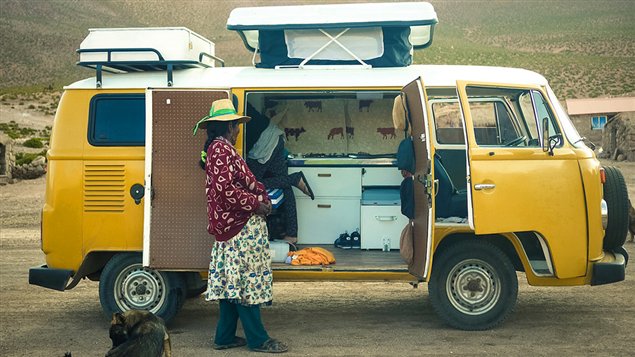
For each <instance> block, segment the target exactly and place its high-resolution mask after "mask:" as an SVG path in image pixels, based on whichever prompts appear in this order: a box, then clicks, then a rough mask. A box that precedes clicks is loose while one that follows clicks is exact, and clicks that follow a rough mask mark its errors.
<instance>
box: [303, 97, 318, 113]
mask: <svg viewBox="0 0 635 357" xmlns="http://www.w3.org/2000/svg"><path fill="white" fill-rule="evenodd" d="M304 106H305V107H306V108H307V109H309V111H310V112H313V111H315V112H321V111H322V101H321V100H309V101H306V102H304Z"/></svg>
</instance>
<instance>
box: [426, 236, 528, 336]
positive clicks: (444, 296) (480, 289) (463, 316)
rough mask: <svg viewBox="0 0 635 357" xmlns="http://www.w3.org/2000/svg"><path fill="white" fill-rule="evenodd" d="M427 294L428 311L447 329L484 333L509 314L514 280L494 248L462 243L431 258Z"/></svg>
mask: <svg viewBox="0 0 635 357" xmlns="http://www.w3.org/2000/svg"><path fill="white" fill-rule="evenodd" d="M428 291H429V294H430V301H431V303H432V307H433V308H434V310H435V311H436V313H437V315H438V316H439V317H440V318H441V319H442V320H443V321H445V322H446V323H447V324H448V325H450V326H452V327H454V328H457V329H460V330H467V331H474V330H487V329H490V328H493V327H495V326H497V325H499V324H500V323H502V322H503V321H505V319H506V318H507V317H508V316H509V314H510V313H511V312H512V311H513V309H514V306H515V305H516V299H517V297H518V280H517V278H516V270H515V269H514V266H513V264H512V262H511V261H510V260H509V258H508V257H507V256H506V255H505V254H504V253H503V252H502V251H501V250H500V249H499V248H498V247H496V246H494V245H492V244H490V243H487V242H485V241H480V240H471V241H462V242H457V243H456V244H453V245H451V246H448V247H447V248H445V249H444V250H443V251H441V252H439V254H438V256H435V260H434V263H433V265H432V275H431V277H430V282H429V283H428ZM468 295H469V296H468Z"/></svg>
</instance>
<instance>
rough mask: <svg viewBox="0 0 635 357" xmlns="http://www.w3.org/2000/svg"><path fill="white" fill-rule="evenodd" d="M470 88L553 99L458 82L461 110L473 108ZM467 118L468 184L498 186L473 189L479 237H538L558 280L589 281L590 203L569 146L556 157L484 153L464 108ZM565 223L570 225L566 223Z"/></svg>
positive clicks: (499, 150)
mask: <svg viewBox="0 0 635 357" xmlns="http://www.w3.org/2000/svg"><path fill="white" fill-rule="evenodd" d="M468 86H479V87H496V88H516V89H527V90H529V89H532V90H535V91H539V92H540V93H541V94H542V96H543V97H544V98H548V96H547V95H546V92H545V90H544V88H543V87H540V86H531V85H523V86H516V85H508V84H498V83H470V82H465V81H458V82H457V89H458V92H459V97H460V100H461V104H462V106H465V104H464V103H468V98H467V94H466V87H468ZM468 108H469V107H468ZM550 109H551V112H552V113H554V112H555V111H554V110H553V108H550ZM463 113H464V116H465V122H466V131H467V144H468V150H469V155H468V156H469V166H470V172H469V173H468V175H469V177H470V181H469V184H470V186H472V188H473V187H474V185H475V184H494V185H495V188H494V189H492V190H482V191H475V190H473V189H472V202H471V203H472V211H473V217H474V226H475V232H476V233H477V234H487V233H502V232H519V231H534V232H537V233H538V234H540V235H541V236H542V237H543V238H544V240H545V242H546V244H547V245H548V248H549V251H550V253H551V257H552V263H553V268H554V273H555V275H556V276H557V277H558V278H560V279H569V278H575V277H583V276H585V275H586V274H587V270H588V267H587V262H588V250H587V249H588V232H587V217H586V208H585V207H586V199H585V195H584V187H583V185H582V179H581V177H580V168H579V165H578V156H577V155H576V152H575V151H574V150H573V148H572V147H571V146H570V144H569V143H568V142H567V141H566V140H564V143H563V145H562V147H558V148H555V149H554V155H552V156H551V155H549V154H548V153H546V152H543V151H542V148H540V147H538V148H534V147H530V148H518V147H514V148H507V147H479V145H478V144H477V142H476V137H475V134H474V124H473V122H472V116H471V113H470V110H469V109H467V110H466V108H463ZM558 125H559V124H558ZM560 132H562V130H560ZM598 209H599V208H598ZM562 217H567V219H566V220H565V221H563V219H562Z"/></svg>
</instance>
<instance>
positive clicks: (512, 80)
mask: <svg viewBox="0 0 635 357" xmlns="http://www.w3.org/2000/svg"><path fill="white" fill-rule="evenodd" d="M420 76H421V77H423V81H424V84H425V86H426V87H453V86H455V85H456V81H457V80H464V81H473V82H488V83H502V84H517V85H526V84H530V85H547V80H546V79H545V78H544V77H543V76H542V75H540V74H538V73H536V72H532V71H528V70H525V69H519V68H506V67H484V66H451V65H412V66H408V67H399V68H371V69H357V68H355V69H353V68H352V69H342V68H338V69H297V68H293V69H264V68H253V67H217V68H193V69H184V70H178V71H174V85H173V86H172V87H170V88H174V89H178V88H210V89H211V88H217V89H221V88H222V89H226V88H313V87H319V88H366V87H384V88H385V87H399V88H400V87H403V86H404V85H406V84H408V83H409V82H411V81H412V80H414V79H416V78H418V77H420ZM166 78H167V75H166V72H164V71H152V72H137V73H124V74H106V73H104V75H103V81H102V88H103V89H131V88H167V79H166ZM95 83H96V82H95V77H91V78H87V79H84V80H80V81H78V82H75V83H73V84H71V85H69V86H67V87H65V89H95Z"/></svg>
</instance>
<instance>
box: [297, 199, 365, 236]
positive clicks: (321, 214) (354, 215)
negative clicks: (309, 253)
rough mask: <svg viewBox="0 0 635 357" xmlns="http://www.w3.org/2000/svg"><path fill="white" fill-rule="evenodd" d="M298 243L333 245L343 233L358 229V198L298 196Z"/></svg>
mask: <svg viewBox="0 0 635 357" xmlns="http://www.w3.org/2000/svg"><path fill="white" fill-rule="evenodd" d="M296 204H297V212H298V243H299V244H333V242H335V239H337V238H338V237H339V236H340V234H342V233H344V232H346V231H348V233H349V234H350V233H351V232H353V231H355V230H356V229H358V228H359V221H360V217H359V214H360V200H359V198H350V199H336V198H317V197H316V198H315V200H311V199H309V198H301V197H300V196H297V197H296Z"/></svg>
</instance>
